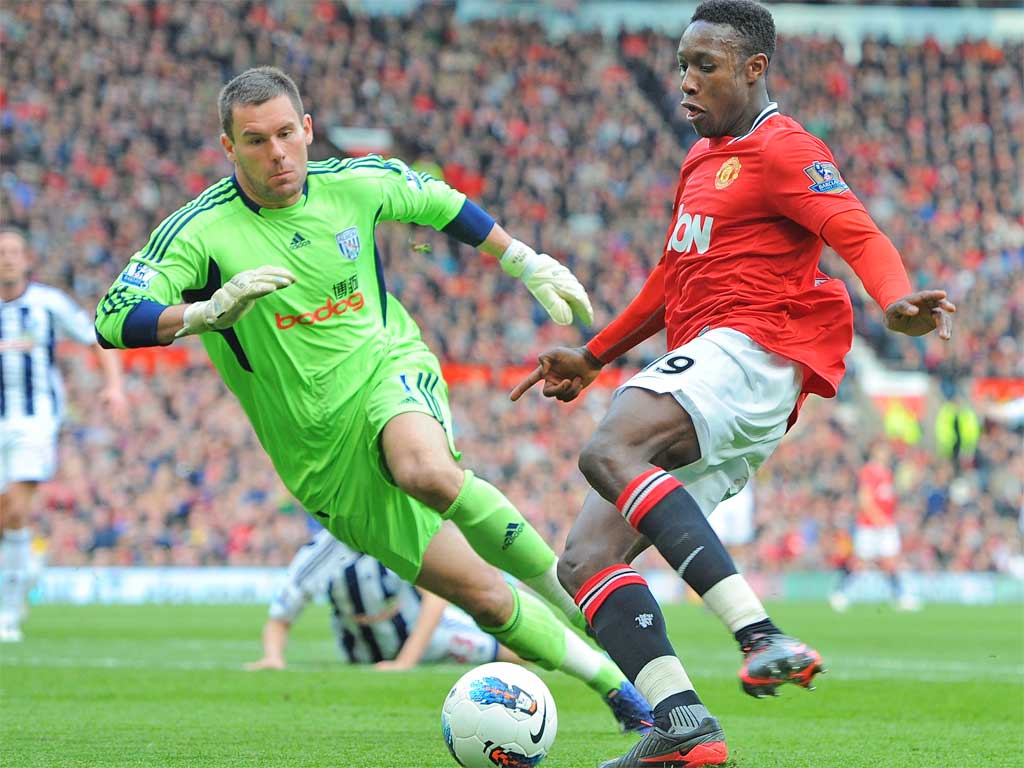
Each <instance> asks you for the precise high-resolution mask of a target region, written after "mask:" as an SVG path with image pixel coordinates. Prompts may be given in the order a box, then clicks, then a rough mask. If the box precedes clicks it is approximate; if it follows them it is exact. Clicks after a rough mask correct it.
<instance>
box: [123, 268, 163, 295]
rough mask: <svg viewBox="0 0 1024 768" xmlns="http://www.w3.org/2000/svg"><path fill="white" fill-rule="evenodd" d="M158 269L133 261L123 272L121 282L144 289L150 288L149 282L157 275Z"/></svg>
mask: <svg viewBox="0 0 1024 768" xmlns="http://www.w3.org/2000/svg"><path fill="white" fill-rule="evenodd" d="M156 275H157V271H156V270H155V269H153V268H152V267H147V266H146V265H145V264H140V263H139V262H137V261H133V262H131V263H130V264H129V265H128V266H127V267H125V270H124V272H122V273H121V282H122V283H127V284H128V285H131V286H133V287H135V288H142V289H143V290H145V289H147V288H149V282H150V280H152V279H153V278H154V277H156Z"/></svg>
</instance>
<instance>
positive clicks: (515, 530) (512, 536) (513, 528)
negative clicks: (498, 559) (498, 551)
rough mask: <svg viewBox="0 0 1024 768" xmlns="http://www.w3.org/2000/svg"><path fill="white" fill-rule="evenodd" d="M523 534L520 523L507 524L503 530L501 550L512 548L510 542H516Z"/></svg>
mask: <svg viewBox="0 0 1024 768" xmlns="http://www.w3.org/2000/svg"><path fill="white" fill-rule="evenodd" d="M522 532H523V524H522V523H509V524H508V527H507V528H505V543H504V544H502V545H501V548H502V550H506V549H508V548H509V547H511V546H512V542H514V541H515V540H516V537H518V536H519V534H520V533H522Z"/></svg>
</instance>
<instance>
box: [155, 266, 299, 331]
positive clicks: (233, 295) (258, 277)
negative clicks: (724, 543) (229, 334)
mask: <svg viewBox="0 0 1024 768" xmlns="http://www.w3.org/2000/svg"><path fill="white" fill-rule="evenodd" d="M295 280H296V278H295V275H293V274H292V273H291V272H289V271H288V270H287V269H285V268H284V267H272V266H264V267H256V269H247V270H245V271H244V272H239V273H238V274H237V275H235V276H234V277H232V278H231V279H230V280H228V282H226V283H224V285H222V286H221V287H220V288H218V289H217V290H216V291H214V292H213V296H211V297H210V298H209V299H207V300H206V301H197V302H195V303H194V304H189V305H188V307H187V308H186V309H185V315H184V317H183V321H184V325H183V326H182V328H181V330H180V331H178V332H177V333H176V334H174V338H176V339H178V338H181V337H182V336H190V335H192V334H194V333H206V332H207V331H222V330H224V329H225V328H230V327H231V326H232V325H234V324H235V323H237V322H238V321H239V320H241V319H242V318H243V317H244V316H245V315H246V313H247V312H248V311H249V310H250V309H252V307H253V304H254V303H255V301H256V299H259V298H262V297H263V296H266V295H267V294H268V293H273V292H274V291H276V290H277V289H278V288H287V287H288V286H289V285H291V284H292V283H294V282H295Z"/></svg>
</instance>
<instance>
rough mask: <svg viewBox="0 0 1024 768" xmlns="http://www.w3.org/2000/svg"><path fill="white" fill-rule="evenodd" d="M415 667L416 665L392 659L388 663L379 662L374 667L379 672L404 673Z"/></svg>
mask: <svg viewBox="0 0 1024 768" xmlns="http://www.w3.org/2000/svg"><path fill="white" fill-rule="evenodd" d="M415 666H416V665H415V664H410V663H409V662H407V661H399V660H398V659H391V660H387V661H378V662H377V663H376V664H374V665H373V668H374V669H376V670H377V671H378V672H404V671H405V670H407V669H412V668H413V667H415Z"/></svg>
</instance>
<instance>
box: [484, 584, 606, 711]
mask: <svg viewBox="0 0 1024 768" xmlns="http://www.w3.org/2000/svg"><path fill="white" fill-rule="evenodd" d="M509 589H511V590H512V597H513V599H514V601H515V605H514V606H513V608H512V616H511V617H509V620H508V621H506V622H505V623H504V624H503V625H501V626H500V627H481V629H483V630H484V632H487V633H488V634H491V635H494V638H495V639H496V640H497V641H498V642H499V643H501V644H502V645H504V646H505V647H506V648H508V649H510V650H511V651H512V652H513V653H515V654H516V655H518V656H519V657H520V658H522V659H524V660H525V661H531V662H534V663H535V664H538V665H540V666H541V667H543V668H544V669H557V670H560V671H561V672H565V673H566V674H568V675H572V676H573V677H575V678H577V679H579V680H581V681H583V682H584V683H586V684H587V685H588V686H589V687H590V688H591V689H592V690H594V691H595V692H596V693H597V694H598V695H600V696H601V697H606V696H607V695H608V692H609V691H612V690H615V689H617V688H618V687H619V686H620V685H621V684H622V681H623V680H625V679H626V678H625V675H623V674H622V672H620V671H619V668H618V667H616V666H615V664H614V663H613V662H612V661H611V659H609V658H607V657H606V656H605V655H604V654H601V653H599V652H598V651H595V650H594V649H593V648H591V647H590V646H589V645H587V643H586V642H584V640H583V639H582V638H581V637H580V636H579V635H577V634H576V633H575V632H573V631H572V630H571V629H570V628H569V627H567V626H565V624H563V623H562V622H561V621H559V620H558V617H557V616H555V614H554V613H552V612H551V609H550V608H548V606H546V605H545V604H544V603H542V602H541V601H540V600H538V599H537V598H536V597H534V596H533V595H531V594H529V593H528V592H520V591H519V590H518V589H516V588H515V587H514V586H512V585H511V584H510V585H509Z"/></svg>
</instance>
